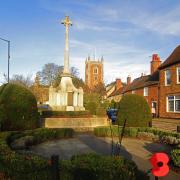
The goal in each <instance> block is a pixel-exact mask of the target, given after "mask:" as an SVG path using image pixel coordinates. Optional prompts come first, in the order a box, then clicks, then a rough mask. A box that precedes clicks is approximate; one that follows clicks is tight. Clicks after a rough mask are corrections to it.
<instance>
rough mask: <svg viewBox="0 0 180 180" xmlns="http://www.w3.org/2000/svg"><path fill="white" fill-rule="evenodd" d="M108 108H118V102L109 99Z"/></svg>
mask: <svg viewBox="0 0 180 180" xmlns="http://www.w3.org/2000/svg"><path fill="white" fill-rule="evenodd" d="M109 107H110V108H118V103H117V102H115V101H114V99H113V100H111V103H110V104H109Z"/></svg>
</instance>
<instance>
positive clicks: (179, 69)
mask: <svg viewBox="0 0 180 180" xmlns="http://www.w3.org/2000/svg"><path fill="white" fill-rule="evenodd" d="M177 83H178V84H180V67H177Z"/></svg>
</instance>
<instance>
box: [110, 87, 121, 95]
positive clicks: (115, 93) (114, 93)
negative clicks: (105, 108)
mask: <svg viewBox="0 0 180 180" xmlns="http://www.w3.org/2000/svg"><path fill="white" fill-rule="evenodd" d="M122 92H123V87H122V88H119V89H117V90H115V91H113V92H112V93H111V94H110V95H109V96H108V97H112V96H117V95H120V94H122Z"/></svg>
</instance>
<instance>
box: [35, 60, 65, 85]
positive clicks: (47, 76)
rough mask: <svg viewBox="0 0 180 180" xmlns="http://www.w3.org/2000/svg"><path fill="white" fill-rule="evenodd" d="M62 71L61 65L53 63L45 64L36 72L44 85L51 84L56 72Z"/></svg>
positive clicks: (56, 74)
mask: <svg viewBox="0 0 180 180" xmlns="http://www.w3.org/2000/svg"><path fill="white" fill-rule="evenodd" d="M62 72H63V66H58V65H57V64H54V63H48V64H45V65H44V66H43V68H42V71H39V72H37V75H38V76H39V77H40V81H41V83H42V84H44V85H51V84H52V83H53V81H54V80H55V79H56V78H57V76H58V74H61V73H62Z"/></svg>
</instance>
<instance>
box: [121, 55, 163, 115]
mask: <svg viewBox="0 0 180 180" xmlns="http://www.w3.org/2000/svg"><path fill="white" fill-rule="evenodd" d="M160 64H161V61H160V58H159V57H158V55H157V54H153V56H152V61H151V65H150V72H151V74H150V75H143V74H142V75H141V77H139V78H136V79H134V80H133V82H132V83H130V84H127V86H126V87H125V88H124V89H123V94H137V95H141V96H144V98H145V99H146V100H147V102H148V104H149V107H150V108H151V109H152V108H154V109H155V114H156V116H158V115H159V99H158V96H159V95H158V93H159V91H158V88H159V70H158V67H159V66H160Z"/></svg>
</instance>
